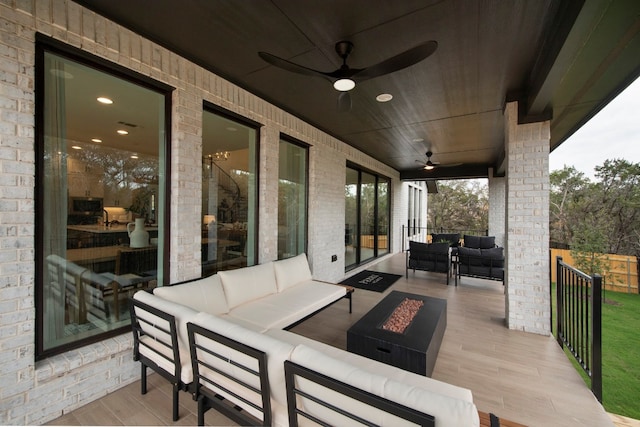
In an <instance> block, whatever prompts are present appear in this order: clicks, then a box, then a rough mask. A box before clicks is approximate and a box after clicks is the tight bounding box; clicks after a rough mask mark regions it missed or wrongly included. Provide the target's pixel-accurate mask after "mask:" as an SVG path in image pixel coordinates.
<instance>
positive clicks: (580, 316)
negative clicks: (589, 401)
mask: <svg viewBox="0 0 640 427" xmlns="http://www.w3.org/2000/svg"><path fill="white" fill-rule="evenodd" d="M556 266H557V270H556V298H557V306H556V322H557V323H556V326H557V329H556V331H557V333H556V339H557V341H558V345H560V347H564V346H566V347H567V349H568V350H569V351H570V352H571V354H572V355H573V357H574V358H575V360H576V361H577V362H578V364H579V365H580V366H581V367H582V369H583V370H584V372H585V373H586V374H587V375H588V376H589V378H591V391H592V392H593V394H594V395H595V397H596V398H597V399H598V401H600V402H602V277H601V276H600V275H597V274H596V275H593V276H588V275H586V274H584V273H583V272H581V271H580V270H577V269H575V268H573V267H571V266H570V265H568V264H565V263H564V262H563V261H562V257H557V258H556Z"/></svg>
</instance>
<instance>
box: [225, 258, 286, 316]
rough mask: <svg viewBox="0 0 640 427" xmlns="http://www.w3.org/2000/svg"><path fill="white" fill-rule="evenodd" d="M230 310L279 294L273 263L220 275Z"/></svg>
mask: <svg viewBox="0 0 640 427" xmlns="http://www.w3.org/2000/svg"><path fill="white" fill-rule="evenodd" d="M218 276H220V281H221V282H222V288H223V289H224V295H225V297H226V298H227V306H228V307H229V310H232V309H233V308H234V307H237V306H239V305H240V304H244V303H245V302H249V301H253V300H256V299H258V298H262V297H265V296H267V295H271V294H275V293H276V292H278V287H277V285H276V276H275V273H274V271H273V262H268V263H266V264H260V265H254V266H253V267H245V268H239V269H237V270H229V271H221V272H219V273H218Z"/></svg>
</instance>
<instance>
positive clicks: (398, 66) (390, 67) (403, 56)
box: [353, 40, 438, 81]
mask: <svg viewBox="0 0 640 427" xmlns="http://www.w3.org/2000/svg"><path fill="white" fill-rule="evenodd" d="M437 48H438V42H436V41H435V40H430V41H428V42H426V43H423V44H420V45H418V46H416V47H413V48H411V49H409V50H407V51H404V52H402V53H400V54H398V55H396V56H393V57H391V58H389V59H386V60H384V61H382V62H379V63H378V64H376V65H372V66H371V67H367V68H365V69H364V70H362V71H360V72H358V73H356V74H354V75H353V76H354V77H355V78H356V79H357V80H360V81H362V80H366V79H372V78H374V77H378V76H382V75H384V74H389V73H393V72H395V71H398V70H402V69H403V68H407V67H410V66H412V65H414V64H417V63H418V62H420V61H422V60H423V59H426V58H428V57H429V56H431V55H432V54H433V53H434V52H435V51H436V49H437Z"/></svg>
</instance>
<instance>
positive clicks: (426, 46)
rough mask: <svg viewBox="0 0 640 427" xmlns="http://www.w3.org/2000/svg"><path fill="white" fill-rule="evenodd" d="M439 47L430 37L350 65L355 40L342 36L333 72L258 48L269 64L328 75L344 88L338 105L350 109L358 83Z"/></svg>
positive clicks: (310, 74)
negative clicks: (392, 53) (370, 62)
mask: <svg viewBox="0 0 640 427" xmlns="http://www.w3.org/2000/svg"><path fill="white" fill-rule="evenodd" d="M437 48H438V43H437V42H436V41H434V40H430V41H428V42H425V43H422V44H419V45H418V46H415V47H413V48H411V49H409V50H406V51H404V52H402V53H399V54H398V55H395V56H392V57H391V58H388V59H385V60H384V61H382V62H379V63H377V64H375V65H372V66H370V67H366V68H350V67H349V66H348V65H347V58H348V57H349V54H351V52H352V51H353V43H351V42H350V41H347V40H341V41H339V42H337V43H336V45H335V49H336V53H337V54H338V56H340V58H342V65H341V66H340V68H338V69H337V70H335V71H331V72H324V71H318V70H314V69H312V68H307V67H305V66H303V65H299V64H296V63H293V62H290V61H287V60H286V59H282V58H279V57H277V56H275V55H272V54H270V53H267V52H258V55H259V56H260V58H262V59H263V60H265V61H266V62H268V63H269V64H271V65H273V66H276V67H278V68H282V69H283V70H286V71H290V72H292V73H298V74H304V75H308V76H316V77H323V78H326V79H328V80H329V81H330V82H332V84H333V87H334V88H335V89H336V90H337V91H339V92H340V95H339V96H338V109H339V110H340V111H348V110H350V109H351V96H350V95H349V91H350V90H351V89H353V88H354V87H355V86H356V83H360V82H363V81H365V80H369V79H372V78H374V77H379V76H383V75H385V74H390V73H393V72H395V71H399V70H402V69H403V68H407V67H410V66H411V65H414V64H416V63H418V62H420V61H422V60H423V59H426V58H427V57H429V56H430V55H431V54H433V52H435V51H436V49H437Z"/></svg>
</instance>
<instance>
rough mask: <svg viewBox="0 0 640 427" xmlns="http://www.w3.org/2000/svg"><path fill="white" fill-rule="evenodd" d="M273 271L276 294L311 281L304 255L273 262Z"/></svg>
mask: <svg viewBox="0 0 640 427" xmlns="http://www.w3.org/2000/svg"><path fill="white" fill-rule="evenodd" d="M273 271H274V272H275V275H276V285H277V286H278V292H282V291H284V290H285V289H287V288H290V287H291V286H295V285H297V284H299V283H302V282H308V281H309V280H311V270H309V262H308V261H307V256H306V255H305V254H300V255H297V256H294V257H292V258H288V259H283V260H281V261H276V262H274V263H273Z"/></svg>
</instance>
